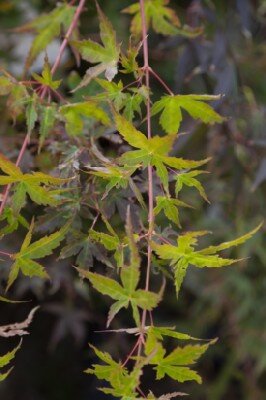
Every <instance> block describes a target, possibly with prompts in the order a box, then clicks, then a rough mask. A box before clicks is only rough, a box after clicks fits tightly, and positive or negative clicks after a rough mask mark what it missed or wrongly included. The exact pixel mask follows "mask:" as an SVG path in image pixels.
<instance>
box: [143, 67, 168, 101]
mask: <svg viewBox="0 0 266 400" xmlns="http://www.w3.org/2000/svg"><path fill="white" fill-rule="evenodd" d="M149 71H150V73H151V74H152V75H153V76H154V78H156V79H157V81H158V82H160V84H161V85H162V86H163V87H164V88H165V89H166V91H167V92H168V93H169V94H170V95H171V96H174V93H173V92H172V90H171V89H170V88H169V86H168V85H167V84H166V83H165V82H164V80H163V79H162V78H161V77H160V76H159V75H158V74H157V73H156V72H155V71H153V69H152V68H151V67H149Z"/></svg>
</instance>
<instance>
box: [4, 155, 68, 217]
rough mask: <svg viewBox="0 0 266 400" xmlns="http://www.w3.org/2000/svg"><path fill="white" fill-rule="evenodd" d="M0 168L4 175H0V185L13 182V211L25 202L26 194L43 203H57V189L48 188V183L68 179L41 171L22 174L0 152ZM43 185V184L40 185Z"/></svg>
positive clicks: (38, 202) (52, 204) (17, 209)
mask: <svg viewBox="0 0 266 400" xmlns="http://www.w3.org/2000/svg"><path fill="white" fill-rule="evenodd" d="M0 169H1V170H2V171H3V172H4V173H5V174H6V175H0V186H1V185H8V184H10V183H15V184H16V185H15V188H14V196H13V199H12V202H13V207H14V211H15V213H16V214H18V213H19V211H20V210H21V208H22V207H23V206H24V205H25V203H26V195H27V194H28V195H29V197H30V198H31V200H32V201H34V202H36V203H37V204H43V205H51V206H55V205H57V200H56V195H58V194H59V193H60V191H58V190H50V187H49V186H50V185H53V186H58V185H62V184H63V183H65V182H68V181H69V179H61V178H56V177H53V176H51V175H47V174H44V173H42V172H33V173H31V174H23V173H22V171H21V170H20V168H19V167H17V166H16V165H15V164H14V163H12V162H11V161H9V160H8V159H7V158H6V157H4V156H3V155H2V154H0ZM41 185H45V186H41Z"/></svg>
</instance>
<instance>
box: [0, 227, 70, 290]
mask: <svg viewBox="0 0 266 400" xmlns="http://www.w3.org/2000/svg"><path fill="white" fill-rule="evenodd" d="M69 226H70V224H69V223H67V224H66V225H65V226H63V228H61V229H60V230H59V231H57V232H55V233H52V234H51V235H49V236H44V237H43V238H41V239H39V240H37V241H36V242H33V243H31V237H32V230H33V223H32V224H31V227H30V230H29V231H28V233H27V235H26V237H25V239H24V242H23V243H22V245H21V249H20V251H19V252H18V253H16V254H14V255H13V256H12V258H13V260H14V263H13V264H12V266H11V269H10V273H9V277H8V283H7V289H6V290H8V289H9V288H10V286H11V285H12V284H13V283H14V281H15V280H16V278H17V276H18V274H19V272H20V271H21V272H22V274H23V275H25V276H29V277H33V276H37V277H39V278H43V279H47V278H49V276H48V274H47V272H46V271H45V269H44V268H43V267H42V265H41V264H39V263H38V262H36V261H34V260H35V259H40V258H43V257H46V256H48V255H50V254H52V252H53V250H54V249H56V248H57V247H58V246H59V245H60V243H61V242H62V240H63V239H64V237H65V235H66V233H67V232H68V230H69Z"/></svg>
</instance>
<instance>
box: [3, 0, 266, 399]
mask: <svg viewBox="0 0 266 400" xmlns="http://www.w3.org/2000/svg"><path fill="white" fill-rule="evenodd" d="M55 4H56V2H54V1H48V0H46V1H40V0H32V1H30V0H28V1H27V0H21V1H15V0H13V1H12V0H2V1H0V41H1V49H0V58H1V65H2V67H4V68H6V69H7V70H9V71H10V72H11V73H12V74H14V75H15V76H18V77H19V76H20V74H21V73H22V70H23V62H24V60H25V57H26V54H27V50H28V48H29V44H30V41H31V39H32V37H31V36H30V35H26V34H25V35H23V34H14V33H12V31H10V28H14V27H16V26H19V25H21V24H22V23H25V22H26V21H28V20H30V19H32V18H34V17H35V16H36V15H39V14H40V13H41V12H46V11H50V10H51V9H52V8H53V7H54V6H55ZM99 4H100V6H101V7H102V9H103V10H104V12H105V13H106V14H107V15H108V17H109V18H110V20H111V21H112V23H113V25H114V27H115V28H116V30H117V33H118V38H119V41H121V42H122V45H123V43H125V44H126V43H127V40H128V36H129V23H130V18H129V17H127V16H126V15H123V16H121V15H120V14H119V11H120V10H121V9H123V8H124V7H126V6H127V5H128V4H131V2H130V1H127V0H119V1H118V0H117V1H116V0H112V1H110V0H109V1H108V0H107V1H99ZM171 6H172V7H173V8H175V9H176V11H177V13H178V15H179V16H180V18H181V20H182V22H183V23H186V24H188V25H191V26H194V27H197V26H203V27H204V33H203V35H201V36H200V37H197V38H195V39H187V38H182V37H164V36H161V35H156V34H154V33H151V34H150V36H149V43H150V57H151V64H152V66H153V68H154V69H155V70H156V71H157V72H158V73H159V74H160V75H161V76H162V77H163V79H164V80H165V81H166V82H167V84H168V85H169V86H170V87H171V88H172V89H173V90H174V91H175V92H176V93H209V94H218V93H222V94H224V95H225V96H224V97H223V98H222V99H221V100H220V101H219V102H217V103H216V104H215V108H216V109H217V110H218V111H219V112H220V113H221V114H223V115H226V116H227V117H228V120H227V121H226V122H225V123H224V124H222V125H219V126H218V125H215V126H213V127H207V126H202V125H199V124H195V123H192V122H191V121H189V122H185V123H184V125H183V126H182V130H183V131H185V132H186V131H189V132H190V135H184V136H182V138H181V139H180V140H179V141H178V142H177V144H176V149H175V151H176V153H177V154H182V156H184V157H192V158H195V159H199V158H200V157H202V156H206V155H208V156H211V157H212V160H211V162H210V163H209V166H208V170H209V171H210V172H211V174H209V175H207V176H204V177H203V183H204V186H205V188H206V192H207V194H208V197H209V199H210V202H211V204H207V203H204V202H203V200H201V199H200V198H199V197H198V196H197V194H196V193H194V191H191V190H188V191H187V192H184V195H183V199H184V200H185V199H186V198H187V199H189V201H190V202H191V203H192V204H193V205H194V206H195V210H193V211H189V212H188V213H185V214H184V215H183V225H184V226H185V227H187V228H190V229H195V230H197V229H200V230H202V229H208V230H211V231H213V232H214V235H212V236H210V237H209V240H210V242H215V241H216V242H219V241H220V240H221V241H225V240H228V239H231V238H232V237H234V236H236V235H241V234H243V233H244V232H246V231H249V230H250V229H252V228H253V227H255V226H256V224H258V223H259V222H260V221H261V220H262V219H263V218H265V206H266V204H265V189H266V150H265V149H266V134H265V123H266V79H265V71H266V1H264V0H262V1H256V0H228V1H223V0H220V1H219V0H213V1H212V0H205V1H204V0H202V1H200V0H194V1H186V0H176V1H171ZM81 21H82V23H81V32H82V35H84V36H85V37H86V35H88V34H91V35H97V33H98V21H97V17H96V11H95V4H94V2H93V1H90V0H88V1H87V9H86V12H84V13H83V15H82V19H81ZM58 45H59V44H58V43H54V44H53V45H52V46H50V47H49V49H48V54H49V59H50V61H51V62H53V60H54V58H55V57H56V54H57V51H58ZM42 61H43V56H42V57H41V58H40V59H39V60H37V62H36V63H35V65H34V66H33V69H34V70H35V71H37V72H40V69H41V66H42ZM74 62H75V61H74V58H73V55H72V54H71V53H70V52H69V53H68V52H66V56H65V58H64V61H63V66H62V68H61V70H60V74H62V75H63V77H65V78H68V74H69V73H70V71H72V70H73V69H75V64H74ZM86 67H87V66H86V65H83V64H82V65H81V67H80V68H79V70H78V72H79V73H80V74H82V73H84V72H85V70H86ZM152 90H153V93H154V94H155V96H160V95H161V94H162V91H161V87H160V86H158V83H157V82H154V81H153V82H152ZM0 107H1V114H2V118H1V122H0V149H1V151H2V152H3V153H4V154H6V155H7V156H8V157H11V158H13V157H14V156H16V154H17V152H18V149H19V146H20V144H21V140H22V139H23V130H22V129H21V127H20V126H12V125H11V124H10V121H9V119H8V118H6V114H5V104H4V102H1V103H0ZM31 150H32V149H31V148H30V149H28V151H27V153H26V154H25V157H24V161H23V162H24V163H25V165H27V166H33V167H36V166H37V167H40V168H43V169H44V168H45V165H46V163H48V164H49V157H50V155H49V153H47V152H46V153H45V152H44V153H43V154H41V155H39V156H38V155H36V154H34V152H33V151H31ZM28 217H29V218H28V219H30V211H29V210H28ZM23 234H24V232H22V233H21V234H20V232H17V233H16V234H15V236H14V235H13V236H12V239H10V238H7V239H5V242H4V245H5V247H6V246H9V248H12V246H13V241H14V237H15V239H16V240H18V241H20V240H21V238H22V237H23ZM233 256H234V257H236V258H242V259H243V260H242V261H240V262H239V263H238V265H237V266H234V267H232V268H228V269H224V270H214V271H213V270H210V271H208V273H207V272H205V271H199V272H198V271H195V270H193V269H191V270H190V271H189V273H188V276H187V278H186V281H185V284H184V286H183V290H182V292H181V295H180V299H179V301H178V303H177V302H176V298H175V293H174V290H173V288H172V286H171V285H170V284H169V290H168V288H167V290H166V299H165V301H164V303H163V307H162V308H160V309H159V310H158V311H157V312H156V313H155V320H156V322H158V323H160V324H165V325H176V326H177V327H178V330H180V331H184V332H188V333H190V334H191V335H193V336H196V337H205V338H210V337H218V338H219V341H218V342H217V344H216V345H215V346H212V348H211V349H210V350H209V351H208V353H207V354H206V355H205V356H204V357H203V358H202V360H201V362H200V364H199V365H198V370H199V371H200V373H201V375H202V376H203V384H202V385H201V386H198V385H197V384H194V383H189V384H183V385H176V384H173V383H172V382H170V381H169V382H168V381H166V383H165V384H164V385H163V384H162V383H161V382H156V383H155V388H154V391H155V392H156V390H158V391H159V392H163V391H164V390H167V391H170V390H171V391H172V390H173V391H175V390H182V391H185V392H188V393H190V395H191V397H190V398H192V399H193V400H236V399H237V400H264V399H266V268H265V267H266V241H265V232H263V230H261V231H260V232H259V233H258V234H257V235H256V236H255V237H254V238H253V239H252V240H250V241H249V242H247V243H246V244H245V245H244V246H241V248H239V249H237V250H234V252H233ZM73 262H74V261H73V260H72V262H71V260H70V259H67V260H63V261H60V262H58V261H57V262H56V259H55V258H54V259H53V258H52V257H50V258H49V260H48V261H47V264H48V265H49V268H51V269H52V270H53V271H55V272H53V283H52V285H50V286H47V285H45V284H41V283H40V282H39V281H37V280H36V281H35V280H32V281H31V282H29V281H28V280H21V281H20V282H19V283H18V284H17V285H16V286H15V288H14V290H13V292H14V297H15V296H16V297H17V298H18V297H19V298H25V299H29V298H34V303H35V302H36V304H39V303H40V304H41V306H42V307H41V310H40V311H39V312H38V314H37V315H36V318H35V320H34V322H33V325H32V327H31V335H30V336H29V337H28V338H25V340H24V342H23V346H22V350H21V351H20V352H19V353H18V356H17V359H16V362H15V369H14V371H13V372H12V374H11V376H10V378H9V379H8V380H7V381H5V382H3V383H1V385H0V397H1V399H4V400H18V399H20V400H88V399H95V400H96V399H98V400H100V399H104V398H106V399H107V396H105V395H103V394H101V393H100V392H97V390H96V387H97V386H98V385H99V383H98V382H97V381H96V380H94V378H92V377H90V376H87V375H85V374H83V373H82V371H83V370H84V369H85V368H87V367H88V366H89V364H90V363H91V361H92V359H91V357H92V355H91V353H90V351H89V348H88V346H87V343H88V342H89V341H90V342H93V343H96V344H99V345H101V344H102V343H104V346H105V348H107V349H109V350H110V351H111V352H113V353H114V354H117V355H118V354H120V355H121V353H123V352H125V353H126V351H127V348H128V339H127V338H126V337H124V336H122V337H120V338H119V346H117V337H115V336H114V335H112V334H109V335H102V334H99V333H98V334H97V333H95V331H96V330H99V329H102V327H103V325H104V316H105V313H106V310H107V306H106V303H105V301H104V299H102V298H100V297H99V296H97V295H95V294H94V293H88V288H87V287H86V288H84V287H83V286H82V285H81V284H80V283H79V281H78V280H77V281H76V280H75V279H74V276H75V275H74V274H73V271H72V269H71V264H72V263H73ZM53 267H54V268H53ZM0 278H1V276H0ZM1 279H2V283H3V277H2V278H1ZM154 279H156V275H154ZM3 287H4V286H3ZM30 306H31V304H30ZM30 306H29V304H27V303H26V304H23V305H7V304H4V303H1V304H0V310H1V313H0V325H2V324H5V323H8V322H12V321H17V320H20V319H23V318H24V316H25V315H26V314H27V312H28V310H29V307H30ZM124 322H125V321H124ZM119 326H120V325H119V323H118V324H117V327H119ZM120 327H121V326H120ZM12 340H13V341H14V343H17V341H16V340H15V339H12ZM12 343H13V342H12ZM12 343H11V340H7V339H1V343H0V350H1V353H2V352H4V351H7V349H10V348H11V344H12ZM118 347H119V348H118ZM150 378H151V377H148V378H147V382H146V384H147V388H149V386H148V385H149V381H150Z"/></svg>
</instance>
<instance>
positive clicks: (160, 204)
mask: <svg viewBox="0 0 266 400" xmlns="http://www.w3.org/2000/svg"><path fill="white" fill-rule="evenodd" d="M178 207H191V206H190V205H189V204H186V203H184V202H183V201H180V200H178V199H172V198H170V197H167V196H157V197H156V207H155V208H154V215H157V214H159V213H160V212H161V211H163V212H164V214H165V216H166V217H167V218H168V219H169V220H170V221H172V222H174V223H175V224H176V225H177V226H178V227H181V225H180V221H179V210H178Z"/></svg>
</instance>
